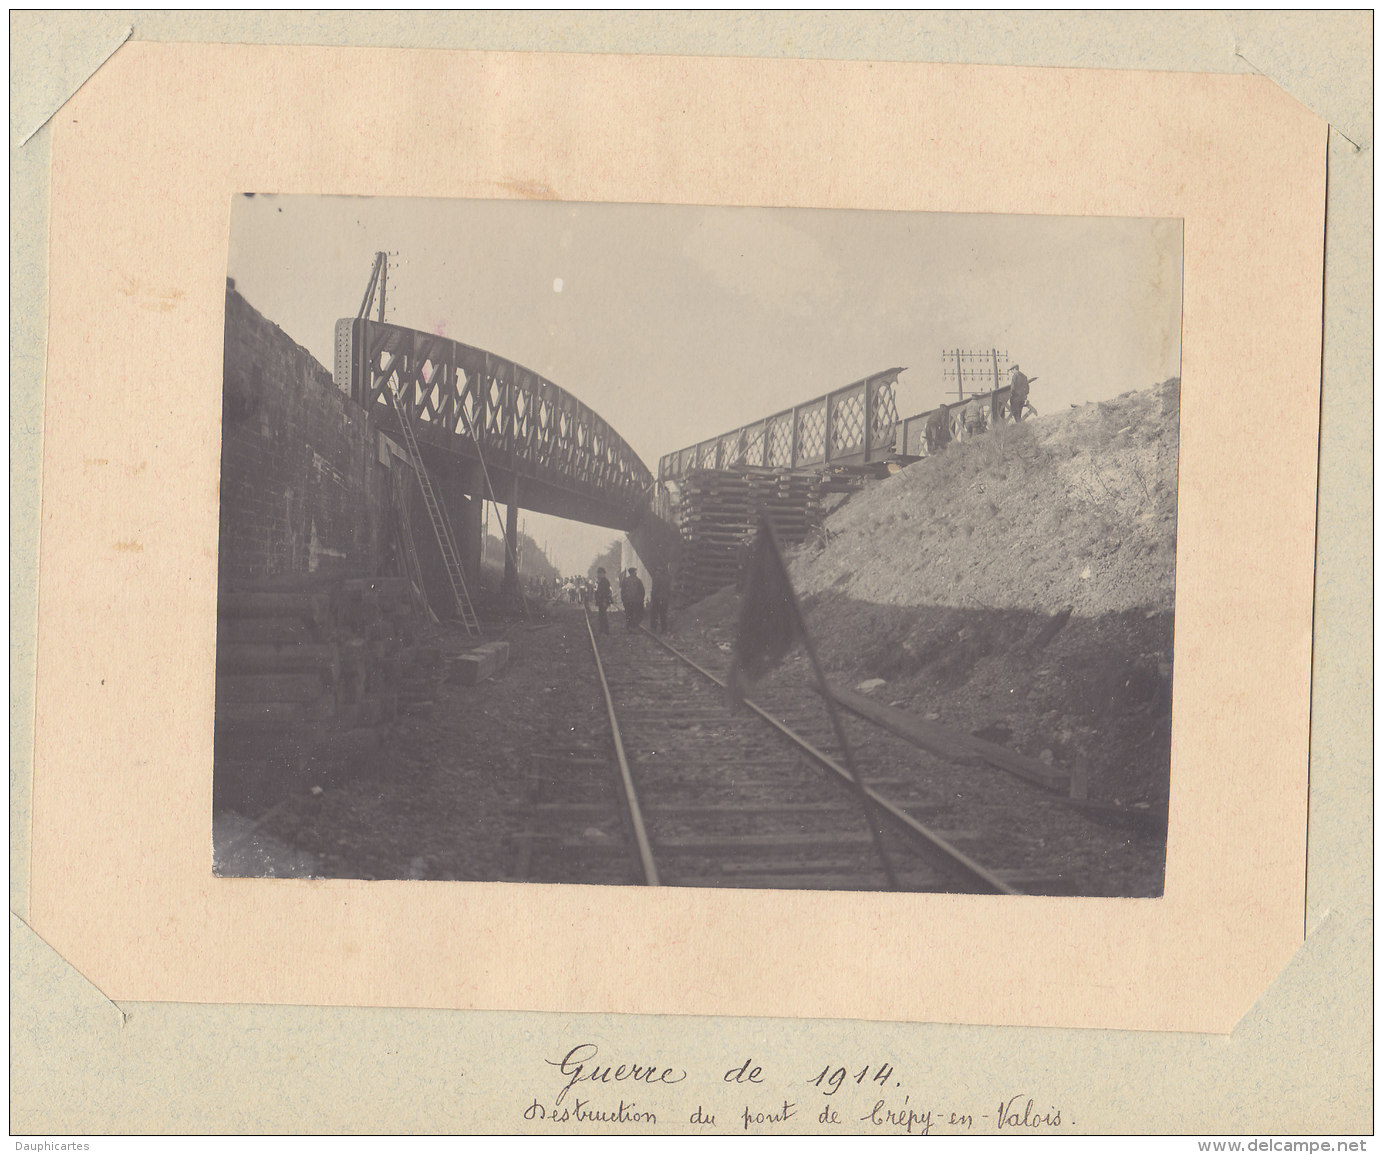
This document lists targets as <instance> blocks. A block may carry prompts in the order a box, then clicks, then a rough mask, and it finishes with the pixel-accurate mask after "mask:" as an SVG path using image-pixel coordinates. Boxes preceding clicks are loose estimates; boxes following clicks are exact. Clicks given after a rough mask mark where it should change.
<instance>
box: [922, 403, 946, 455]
mask: <svg viewBox="0 0 1383 1155" xmlns="http://www.w3.org/2000/svg"><path fill="white" fill-rule="evenodd" d="M926 437H927V452H928V453H929V454H930V453H940V452H941V451H942V450H943V449H945V448H946V443H947V442H948V441H950V440H951V411H950V410H949V409H948V408H947V407H946V406H945V405H941V406H938V407H937V408H936V409H933V410H932V412H931V414H930V416H928V418H927V429H926Z"/></svg>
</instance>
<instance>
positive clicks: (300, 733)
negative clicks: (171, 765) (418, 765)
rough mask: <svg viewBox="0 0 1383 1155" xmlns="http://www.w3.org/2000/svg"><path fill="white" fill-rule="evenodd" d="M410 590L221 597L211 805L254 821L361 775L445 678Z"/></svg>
mask: <svg viewBox="0 0 1383 1155" xmlns="http://www.w3.org/2000/svg"><path fill="white" fill-rule="evenodd" d="M406 580H407V579H405V578H378V579H375V580H373V581H368V580H364V579H346V580H342V579H337V580H334V581H330V582H326V583H324V582H321V581H317V580H315V579H313V578H310V577H309V578H298V579H295V580H293V581H292V582H291V584H285V583H284V582H283V581H281V580H278V581H275V582H273V583H265V584H263V585H261V587H260V588H254V587H248V586H242V587H240V588H234V589H227V588H223V589H222V590H221V593H220V598H219V600H218V604H217V639H216V643H217V644H216V736H215V745H214V758H215V766H214V783H215V786H214V802H215V805H217V806H228V807H231V808H234V809H236V810H239V811H241V812H242V813H246V814H250V815H254V814H257V813H259V812H261V811H263V810H265V809H267V808H268V807H269V806H272V805H273V804H274V803H276V802H278V801H279V800H280V799H281V798H283V797H285V796H286V795H287V794H289V793H294V792H296V791H299V790H304V789H306V788H307V787H309V786H311V785H324V784H326V783H328V782H332V781H339V780H341V779H342V778H345V777H349V776H351V775H353V774H356V773H360V772H361V771H363V770H365V769H367V768H368V765H369V763H370V761H371V757H372V755H374V754H375V753H377V752H378V750H379V748H380V746H381V744H382V742H383V739H384V736H385V734H386V731H387V727H388V726H389V724H390V723H392V722H393V720H394V719H395V717H396V715H397V714H398V713H399V712H400V711H401V710H402V711H407V710H408V709H409V708H410V707H415V708H417V707H425V706H426V705H428V704H430V701H431V698H432V696H433V693H434V692H435V687H436V686H437V684H438V683H440V681H441V680H442V678H443V677H444V676H445V664H444V662H443V658H442V653H441V650H440V648H439V647H438V646H437V645H436V644H435V643H428V641H427V640H426V639H424V638H421V637H420V636H419V634H418V630H417V622H416V619H415V617H414V614H413V610H412V606H411V605H410V601H409V597H408V587H407V585H406Z"/></svg>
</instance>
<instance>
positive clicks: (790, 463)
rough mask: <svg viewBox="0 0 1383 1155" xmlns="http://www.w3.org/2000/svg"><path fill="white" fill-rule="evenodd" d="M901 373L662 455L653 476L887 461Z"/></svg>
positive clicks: (863, 382)
mask: <svg viewBox="0 0 1383 1155" xmlns="http://www.w3.org/2000/svg"><path fill="white" fill-rule="evenodd" d="M902 371H903V369H902V367H898V368H894V369H885V370H884V371H883V372H880V373H875V374H873V375H872V376H870V377H866V378H864V379H863V380H861V381H855V382H853V383H852V384H850V385H846V386H844V387H842V388H840V389H834V390H832V391H831V392H830V393H825V394H823V395H822V396H820V397H814V398H813V399H812V400H810V401H806V402H803V403H802V404H801V405H794V406H793V407H792V408H791V409H784V410H783V411H782V412H781V413H775V414H773V415H772V416H771V417H765V418H763V419H762V420H761V421H755V422H752V423H750V424H749V425H742V426H740V428H738V429H732V430H731V431H730V432H729V433H722V434H721V435H720V436H719V437H712V438H710V439H709V440H707V441H699V442H697V443H696V444H695V445H689V446H687V447H686V448H685V449H679V450H677V451H676V452H674V453H668V454H665V455H664V456H663V457H662V458H660V459H659V461H658V478H659V480H660V481H668V480H675V479H677V478H679V477H683V476H685V475H686V474H688V473H690V472H691V471H692V470H695V469H733V468H735V467H736V466H741V465H748V466H766V467H769V468H781V469H802V468H808V467H811V466H814V465H833V464H841V465H844V464H856V463H862V462H870V461H879V460H882V459H883V458H886V457H889V456H891V455H892V454H893V451H894V441H895V436H896V432H897V426H898V401H897V397H896V395H895V393H896V387H897V384H898V374H899V373H901V372H902Z"/></svg>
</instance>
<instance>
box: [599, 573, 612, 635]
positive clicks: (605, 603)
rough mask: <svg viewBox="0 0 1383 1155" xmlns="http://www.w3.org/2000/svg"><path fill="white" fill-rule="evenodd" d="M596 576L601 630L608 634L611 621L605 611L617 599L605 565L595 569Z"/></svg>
mask: <svg viewBox="0 0 1383 1155" xmlns="http://www.w3.org/2000/svg"><path fill="white" fill-rule="evenodd" d="M595 576H596V582H595V608H596V612H597V613H598V614H599V615H600V632H601V633H602V634H608V633H609V632H610V622H609V620H608V619H607V618H606V617H605V613H606V611H607V610H608V609H609V608H610V603H611V602H613V601H614V600H615V595H614V594H613V593H612V592H611V590H610V579H609V578H607V577H606V576H605V567H604V566H601V567H600V568H599V569H598V570H596V571H595Z"/></svg>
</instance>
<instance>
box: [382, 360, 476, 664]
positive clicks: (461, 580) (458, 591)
mask: <svg viewBox="0 0 1383 1155" xmlns="http://www.w3.org/2000/svg"><path fill="white" fill-rule="evenodd" d="M389 398H390V400H391V401H393V403H394V412H395V413H396V414H397V415H398V419H399V428H400V429H402V430H403V443H404V446H405V447H406V448H407V450H408V459H409V461H411V462H412V463H413V472H414V474H416V475H417V478H418V488H419V489H421V490H422V491H423V504H424V505H425V506H426V507H427V516H428V519H429V520H430V521H431V522H432V532H433V533H434V534H435V535H436V537H437V546H438V548H439V549H440V550H441V551H442V562H443V564H444V565H445V566H446V569H447V580H448V581H449V582H451V592H452V596H453V597H454V598H455V599H456V612H457V615H458V616H459V617H460V618H461V624H462V625H463V626H465V627H466V633H467V635H469V636H470V637H479V636H480V622H479V621H477V620H476V616H475V609H474V607H473V606H472V605H471V598H470V594H469V593H467V592H466V578H465V575H464V574H463V573H462V572H461V559H460V555H459V554H458V553H457V550H456V538H455V537H454V536H453V535H452V532H451V523H450V522H449V521H448V520H447V511H446V509H445V508H444V507H443V505H442V503H441V502H440V501H438V500H437V493H436V491H435V490H434V489H433V488H432V479H431V478H430V477H428V475H427V467H426V466H425V465H424V464H423V458H422V454H421V453H420V452H419V450H418V439H417V437H416V436H415V435H414V433H413V421H412V419H411V418H410V417H409V416H408V409H407V407H406V406H405V405H404V403H403V398H402V397H400V396H399V391H398V389H397V387H396V386H395V385H394V379H393V378H392V377H390V379H389Z"/></svg>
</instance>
